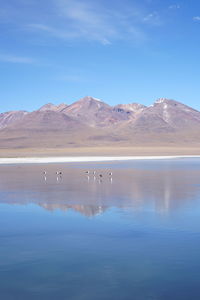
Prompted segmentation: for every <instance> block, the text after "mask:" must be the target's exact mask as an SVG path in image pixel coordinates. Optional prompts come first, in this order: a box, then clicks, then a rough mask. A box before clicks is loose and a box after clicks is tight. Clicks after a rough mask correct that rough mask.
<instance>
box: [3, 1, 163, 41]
mask: <svg viewBox="0 0 200 300" xmlns="http://www.w3.org/2000/svg"><path fill="white" fill-rule="evenodd" d="M12 1H13V3H14V4H15V5H14V4H13V5H12V6H11V5H8V4H6V3H7V2H6V3H5V4H4V10H3V11H2V15H4V16H5V18H4V21H7V22H10V23H11V24H12V25H13V26H14V29H15V30H16V29H17V30H20V31H28V32H29V33H31V34H32V36H30V35H29V38H30V37H31V38H32V37H34V36H35V37H36V39H37V41H39V40H40V38H42V41H43V42H45V39H50V38H54V39H55V38H56V39H61V40H66V41H73V40H76V41H86V42H91V41H92V42H98V43H100V44H102V45H110V44H112V43H113V42H115V41H120V40H122V41H125V40H126V41H131V42H134V43H143V42H144V41H145V40H146V39H148V36H147V32H148V30H147V26H149V25H151V26H159V25H161V24H162V22H161V21H162V20H161V18H160V16H159V13H158V12H155V11H153V12H151V9H150V7H145V6H143V5H142V4H141V3H140V1H138V0H134V1H132V0H124V1H123V3H122V2H121V1H119V0H117V1H106V0H96V1H94V0H48V1H47V0H43V1H36V0H29V1H25V0H12ZM0 16H1V12H0ZM0 22H1V21H0ZM148 34H149V33H148Z"/></svg>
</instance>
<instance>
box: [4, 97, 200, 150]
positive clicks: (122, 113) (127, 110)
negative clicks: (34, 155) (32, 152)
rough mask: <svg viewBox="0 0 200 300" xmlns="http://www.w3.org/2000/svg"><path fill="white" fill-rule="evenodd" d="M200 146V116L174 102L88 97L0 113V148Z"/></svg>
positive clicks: (198, 113)
mask: <svg viewBox="0 0 200 300" xmlns="http://www.w3.org/2000/svg"><path fill="white" fill-rule="evenodd" d="M177 144H179V145H193V144H194V145H200V112H199V111H197V110H195V109H193V108H191V107H189V106H186V105H184V104H182V103H180V102H177V101H175V100H169V99H165V98H161V99H158V100H157V101H155V103H154V104H153V105H150V106H144V105H142V104H138V103H131V104H119V105H116V106H110V105H108V104H106V103H105V102H103V101H101V100H99V99H96V98H92V97H89V96H87V97H84V98H82V99H80V100H78V101H76V102H74V103H73V104H71V105H67V104H65V103H62V104H60V105H54V104H52V103H48V104H45V105H44V106H42V107H41V108H39V109H38V110H36V111H33V112H27V111H9V112H5V113H1V114H0V148H4V149H5V148H30V147H31V148H38V147H39V148H63V147H79V146H85V147H90V146H98V147H99V146H135V145H152V146H153V145H172V146H173V145H177Z"/></svg>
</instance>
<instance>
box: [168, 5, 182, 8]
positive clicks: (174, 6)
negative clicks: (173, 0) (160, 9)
mask: <svg viewBox="0 0 200 300" xmlns="http://www.w3.org/2000/svg"><path fill="white" fill-rule="evenodd" d="M180 8H181V6H180V4H172V5H170V6H169V9H180Z"/></svg>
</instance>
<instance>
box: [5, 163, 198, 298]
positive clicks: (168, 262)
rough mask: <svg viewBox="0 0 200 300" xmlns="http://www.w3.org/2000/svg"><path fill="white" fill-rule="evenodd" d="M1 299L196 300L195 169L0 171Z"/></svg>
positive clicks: (138, 166)
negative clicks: (58, 172) (44, 173)
mask: <svg viewBox="0 0 200 300" xmlns="http://www.w3.org/2000/svg"><path fill="white" fill-rule="evenodd" d="M44 170H46V171H47V175H46V176H44V175H43V171H44ZM86 170H89V172H90V173H89V176H88V175H87V174H85V171H86ZM94 170H95V171H96V174H95V176H94V175H93V174H92V172H93V171H94ZM56 171H61V172H62V175H61V176H60V175H59V176H57V175H56ZM109 172H112V173H113V175H112V176H109V174H108V173H109ZM99 174H102V177H101V178H100V177H99ZM0 299H2V300H18V299H19V300H24V299H26V300H27V299H28V300H35V299H42V300H46V299H48V300H54V299H55V300H56V299H58V300H60V299H62V300H65V299H67V300H68V299H69V300H71V299H72V300H75V299H77V300H79V299H80V300H82V299H83V300H90V299H91V300H96V299H97V300H104V299H111V300H112V299H114V300H118V299H125V300H126V299H128V300H129V299H131V300H132V299H135V300H146V299H147V300H148V299H152V300H156V299H181V300H182V299H200V160H196V159H190V160H181V159H180V160H165V161H135V162H126V163H123V162H121V163H119V162H118V163H110V164H109V163H106V164H103V163H99V164H92V163H91V164H49V165H7V166H6V165H5V166H0Z"/></svg>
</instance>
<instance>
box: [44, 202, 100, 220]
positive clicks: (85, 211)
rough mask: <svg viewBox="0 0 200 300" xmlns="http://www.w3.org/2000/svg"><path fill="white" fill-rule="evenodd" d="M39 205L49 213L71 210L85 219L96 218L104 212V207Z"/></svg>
mask: <svg viewBox="0 0 200 300" xmlns="http://www.w3.org/2000/svg"><path fill="white" fill-rule="evenodd" d="M39 205H40V206H41V207H43V208H45V209H46V210H49V211H54V210H57V209H59V210H62V211H68V210H70V209H72V210H74V211H77V212H79V213H81V214H82V215H84V216H87V217H92V216H96V215H99V214H102V213H104V212H105V211H106V207H102V206H97V205H67V204H63V205H62V204H61V203H52V204H50V203H43V204H39Z"/></svg>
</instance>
